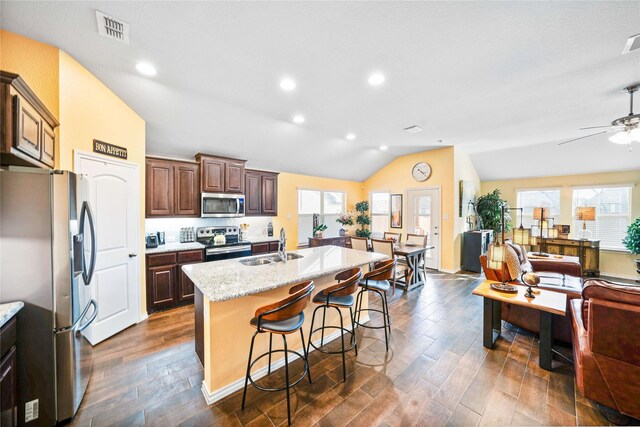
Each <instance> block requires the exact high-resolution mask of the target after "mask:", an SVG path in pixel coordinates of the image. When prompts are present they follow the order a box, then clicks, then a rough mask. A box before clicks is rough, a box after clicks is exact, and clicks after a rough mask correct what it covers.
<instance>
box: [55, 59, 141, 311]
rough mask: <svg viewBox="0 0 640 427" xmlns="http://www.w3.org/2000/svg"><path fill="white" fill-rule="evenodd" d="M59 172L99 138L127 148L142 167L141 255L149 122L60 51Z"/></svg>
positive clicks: (129, 156) (139, 249)
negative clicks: (79, 152)
mask: <svg viewBox="0 0 640 427" xmlns="http://www.w3.org/2000/svg"><path fill="white" fill-rule="evenodd" d="M59 129H60V131H59V134H60V149H59V161H58V162H57V167H58V168H59V169H66V170H73V168H74V165H73V156H74V150H81V151H87V152H91V151H93V140H94V139H99V140H101V141H106V142H109V143H111V144H115V145H119V146H121V147H126V148H127V154H128V158H127V161H128V162H131V163H135V164H137V165H138V166H139V171H140V224H139V234H140V238H139V247H138V253H139V254H143V253H144V251H145V247H144V212H145V209H144V203H145V173H144V171H145V169H144V168H145V160H144V156H145V122H144V120H142V118H141V117H140V116H138V115H137V114H136V112H135V111H133V110H132V109H131V108H129V106H127V104H125V103H124V102H123V101H122V100H120V98H118V97H117V96H116V95H115V94H114V93H113V92H111V90H109V88H107V87H106V86H105V85H104V84H102V83H101V82H100V81H99V80H98V79H97V78H96V77H95V76H94V75H93V74H91V73H90V72H89V71H88V70H87V69H86V68H84V67H83V66H82V65H80V64H79V63H78V62H77V61H76V60H75V59H73V58H72V57H71V56H69V55H68V54H67V53H65V52H63V51H60V128H59ZM138 259H139V262H140V265H139V271H140V296H141V299H140V312H141V313H142V314H144V313H146V303H145V301H146V287H145V268H144V257H143V256H140V257H139V258H138Z"/></svg>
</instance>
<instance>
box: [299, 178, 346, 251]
mask: <svg viewBox="0 0 640 427" xmlns="http://www.w3.org/2000/svg"><path fill="white" fill-rule="evenodd" d="M346 206H347V195H346V193H343V192H340V191H319V190H298V244H299V245H306V244H308V243H309V240H308V239H309V237H312V236H313V214H318V215H319V218H318V221H319V224H325V225H326V226H327V230H326V231H325V232H324V235H325V236H327V237H333V236H337V235H338V234H339V231H340V228H341V225H340V224H338V223H337V222H336V219H337V218H338V216H340V213H341V212H345V210H346Z"/></svg>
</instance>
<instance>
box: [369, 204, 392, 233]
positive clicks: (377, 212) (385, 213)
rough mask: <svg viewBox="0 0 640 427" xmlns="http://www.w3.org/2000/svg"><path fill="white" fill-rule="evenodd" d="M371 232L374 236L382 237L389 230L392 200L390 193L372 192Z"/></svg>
mask: <svg viewBox="0 0 640 427" xmlns="http://www.w3.org/2000/svg"><path fill="white" fill-rule="evenodd" d="M369 198H370V199H371V202H370V206H369V208H370V210H371V233H372V234H373V236H374V237H382V234H383V233H384V232H385V231H388V230H389V215H390V206H389V205H390V201H391V196H390V195H389V193H370V195H369Z"/></svg>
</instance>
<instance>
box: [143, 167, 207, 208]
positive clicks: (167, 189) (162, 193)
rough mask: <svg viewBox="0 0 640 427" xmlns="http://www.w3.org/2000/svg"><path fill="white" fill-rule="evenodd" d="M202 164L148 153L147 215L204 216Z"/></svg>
mask: <svg viewBox="0 0 640 427" xmlns="http://www.w3.org/2000/svg"><path fill="white" fill-rule="evenodd" d="M199 171H200V169H199V165H198V164H197V163H192V162H184V161H179V160H170V159H160V158H155V157H147V159H146V217H147V218H150V217H159V216H171V217H175V216H189V217H198V216H200V173H199Z"/></svg>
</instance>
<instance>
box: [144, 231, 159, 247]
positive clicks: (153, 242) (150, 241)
mask: <svg viewBox="0 0 640 427" xmlns="http://www.w3.org/2000/svg"><path fill="white" fill-rule="evenodd" d="M146 246H147V248H157V247H158V235H157V234H156V233H149V234H147V241H146Z"/></svg>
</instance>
